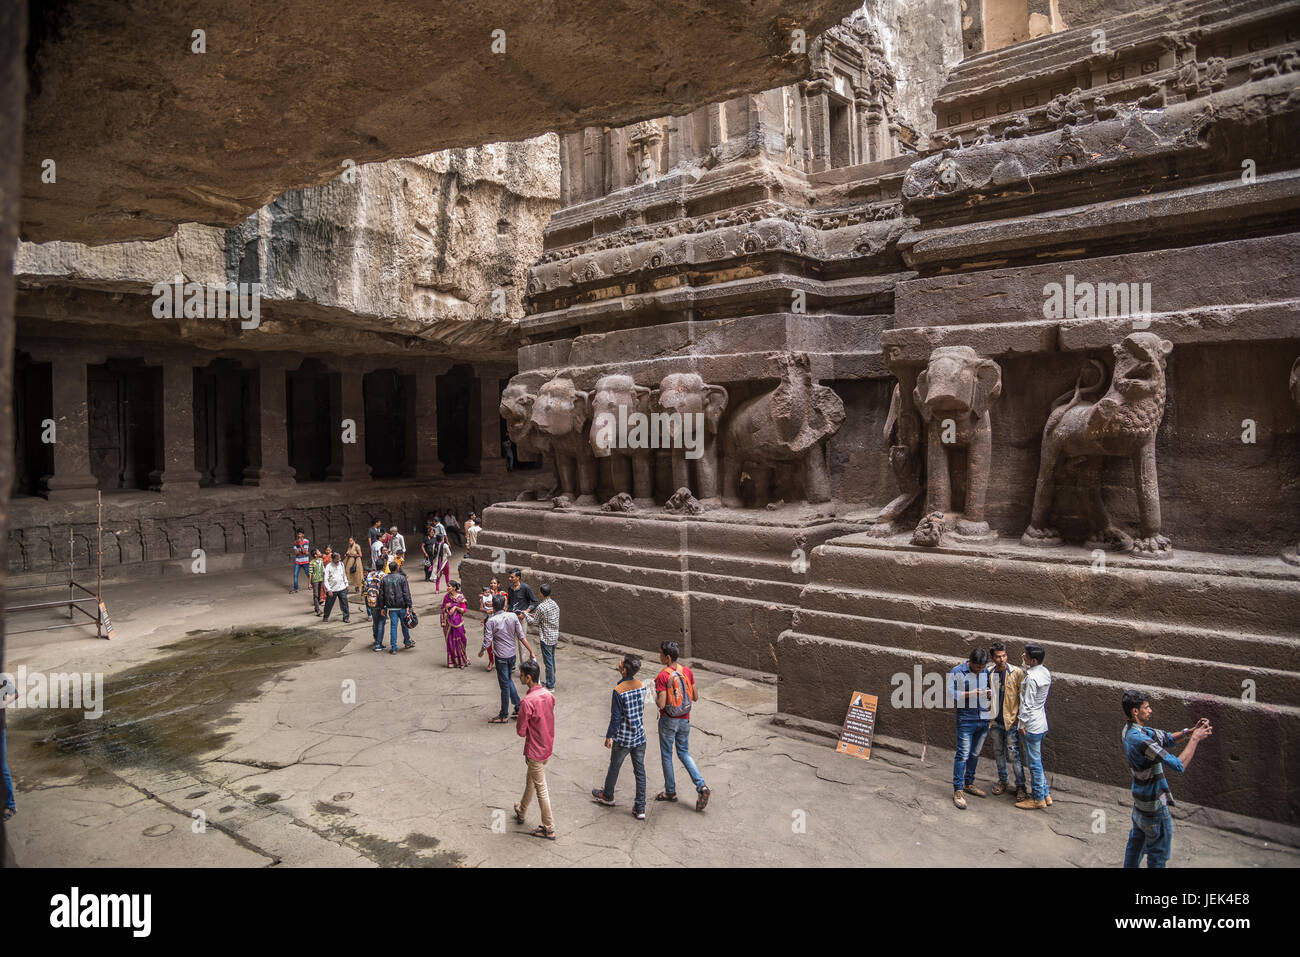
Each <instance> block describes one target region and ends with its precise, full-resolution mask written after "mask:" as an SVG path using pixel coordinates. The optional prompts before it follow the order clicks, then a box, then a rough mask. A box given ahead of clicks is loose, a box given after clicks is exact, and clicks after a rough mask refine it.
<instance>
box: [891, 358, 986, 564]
mask: <svg viewBox="0 0 1300 957" xmlns="http://www.w3.org/2000/svg"><path fill="white" fill-rule="evenodd" d="M1001 394H1002V370H1001V369H999V368H998V364H997V363H996V362H994V361H993V360H992V359H984V358H981V357H980V356H979V355H978V354H977V353H976V352H975V350H974V349H972V348H970V347H969V346H941V347H939V348H938V349H935V350H934V351H933V352H931V353H930V361H929V362H928V363H927V364H926V367H925V370H924V371H923V372H921V373H920V374H919V375H918V376H917V377H916V388H915V389H914V390H913V392H912V398H913V399H914V400H915V402H916V408H917V410H918V411H919V412H920V413H921V419H922V421H923V422H924V423H925V478H926V489H925V509H926V514H925V515H924V516H923V517H922V519H921V522H920V524H919V525H917V526H916V531H915V532H913V534H912V544H913V545H927V546H935V545H938V544H939V542H940V540H941V539H942V538H943V535H944V533H945V532H946V531H948V530H949V527H950V526H949V521H950V517H951V513H952V510H953V502H952V472H951V471H950V469H951V466H952V462H950V460H949V452H950V451H951V450H953V449H957V448H964V449H966V505H965V508H964V510H963V511H962V512H960V513H959V514H957V515H956V516H955V519H956V524H955V527H953V528H952V530H953V531H954V532H956V534H957V535H958V536H960V537H964V538H972V539H981V538H989V537H996V533H995V532H993V531H992V530H990V529H989V525H988V522H986V521H985V520H984V502H985V498H986V497H987V494H988V487H989V465H990V459H991V457H992V449H993V431H992V428H991V427H990V425H989V405H990V404H992V403H993V402H994V401H995V400H996V399H997V397H998V396H999V395H1001Z"/></svg>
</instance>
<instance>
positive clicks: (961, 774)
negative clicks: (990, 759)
mask: <svg viewBox="0 0 1300 957" xmlns="http://www.w3.org/2000/svg"><path fill="white" fill-rule="evenodd" d="M988 734H989V723H988V721H987V720H986V721H980V720H978V719H976V720H975V721H962V720H961V719H960V718H958V719H957V750H956V752H955V753H954V754H953V758H952V789H953V790H954V791H962V790H965V788H966V786H967V785H970V784H974V783H975V768H976V767H978V765H979V763H980V751H981V750H983V748H984V739H985V738H987V737H988Z"/></svg>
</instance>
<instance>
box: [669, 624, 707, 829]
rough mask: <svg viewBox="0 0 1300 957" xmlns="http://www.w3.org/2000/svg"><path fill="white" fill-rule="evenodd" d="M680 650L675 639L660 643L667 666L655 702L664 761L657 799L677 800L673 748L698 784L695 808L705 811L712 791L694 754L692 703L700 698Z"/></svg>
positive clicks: (692, 676)
mask: <svg viewBox="0 0 1300 957" xmlns="http://www.w3.org/2000/svg"><path fill="white" fill-rule="evenodd" d="M680 654H681V650H680V649H679V648H678V647H677V642H675V641H665V642H664V643H663V644H661V645H660V646H659V661H660V663H661V664H663V666H664V669H663V670H662V671H661V672H659V676H658V677H657V678H655V702H656V703H657V704H658V705H659V756H660V757H661V758H662V759H663V765H664V789H663V791H661V792H660V793H659V794H658V795H657V796H656V797H655V800H656V801H676V800H677V781H676V779H675V778H674V777H673V751H674V750H675V751H676V752H677V757H679V758H680V759H681V762H682V767H684V768H686V773H687V774H689V775H690V776H691V781H692V783H693V784H694V785H695V792H696V799H695V810H697V811H703V810H704V808H705V807H706V806H707V805H708V803H709V795H710V794H711V793H712V792H711V791H710V790H709V788H708V786H707V785H706V784H705V783H704V778H703V777H701V775H700V769H699V768H697V767H696V766H695V759H694V758H692V757H691V747H690V745H691V704H692V702H695V701H698V700H699V694H698V692H697V691H696V690H695V675H693V674H692V673H691V669H690V668H687V667H686V666H685V665H679V664H678V663H677V657H678V655H680Z"/></svg>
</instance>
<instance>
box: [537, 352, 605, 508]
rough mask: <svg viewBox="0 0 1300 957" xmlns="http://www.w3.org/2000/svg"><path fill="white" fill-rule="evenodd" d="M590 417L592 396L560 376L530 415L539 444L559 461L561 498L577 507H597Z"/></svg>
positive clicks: (544, 389)
mask: <svg viewBox="0 0 1300 957" xmlns="http://www.w3.org/2000/svg"><path fill="white" fill-rule="evenodd" d="M590 416H591V394H590V393H588V392H584V391H582V390H581V389H577V388H575V387H574V384H573V380H572V379H566V378H561V377H558V376H557V377H556V378H554V379H552V380H551V381H549V382H547V383H545V384H544V385H543V386H542V387H541V389H540V390H538V393H537V397H536V398H535V399H534V400H533V402H532V409H531V411H530V413H529V423H530V424H531V426H532V428H533V430H534V433H535V434H536V436H537V437H538V439H537V441H538V442H539V443H542V444H544V447H545V448H546V450H548V451H549V452H550V453H551V455H552V456H553V457H554V458H555V468H556V474H557V476H558V478H559V484H560V494H561V495H565V496H569V497H570V498H572V499H573V502H574V504H575V505H595V504H596V459H595V456H594V455H593V454H592V451H591V446H590V445H589V444H588V441H587V434H586V433H587V421H588V419H589V418H590ZM575 496H576V497H575Z"/></svg>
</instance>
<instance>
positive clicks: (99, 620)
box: [95, 491, 104, 638]
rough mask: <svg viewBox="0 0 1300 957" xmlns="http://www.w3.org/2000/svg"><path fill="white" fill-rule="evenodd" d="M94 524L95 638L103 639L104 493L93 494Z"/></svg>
mask: <svg viewBox="0 0 1300 957" xmlns="http://www.w3.org/2000/svg"><path fill="white" fill-rule="evenodd" d="M95 509H96V522H97V527H96V529H95V550H96V557H95V604H96V605H98V606H99V607H98V608H97V610H96V613H95V637H96V638H103V637H104V611H103V609H104V493H103V492H102V491H97V492H95Z"/></svg>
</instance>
